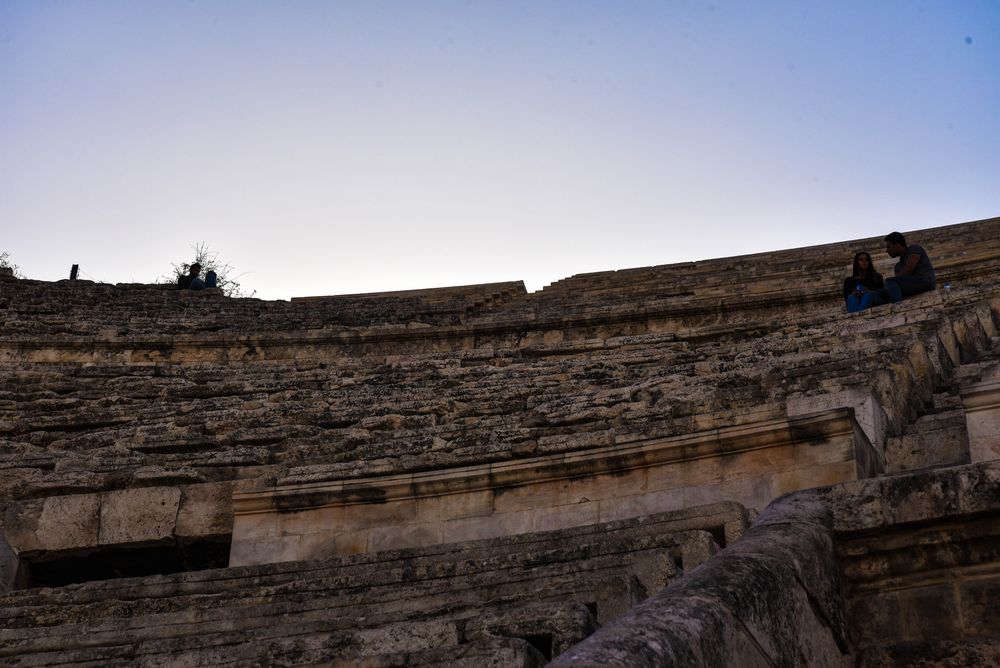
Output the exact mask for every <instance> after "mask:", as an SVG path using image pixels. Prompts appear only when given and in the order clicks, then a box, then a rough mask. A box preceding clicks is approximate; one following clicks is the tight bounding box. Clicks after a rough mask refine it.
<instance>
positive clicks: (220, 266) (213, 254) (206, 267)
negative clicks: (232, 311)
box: [160, 242, 257, 297]
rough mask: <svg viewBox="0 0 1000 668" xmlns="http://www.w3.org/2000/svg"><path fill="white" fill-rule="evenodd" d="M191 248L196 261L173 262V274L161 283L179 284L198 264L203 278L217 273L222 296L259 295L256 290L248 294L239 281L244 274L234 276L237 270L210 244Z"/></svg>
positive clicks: (164, 278) (217, 282) (201, 244)
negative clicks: (210, 246)
mask: <svg viewBox="0 0 1000 668" xmlns="http://www.w3.org/2000/svg"><path fill="white" fill-rule="evenodd" d="M191 248H192V250H194V259H193V260H192V261H191V262H172V263H171V266H172V267H173V269H172V270H171V273H170V274H169V275H167V276H163V277H161V279H160V282H162V283H172V284H175V283H177V279H178V278H180V277H181V276H187V274H188V271H190V269H191V265H193V264H195V263H197V264H200V265H201V276H202V278H204V276H205V274H206V273H207V272H209V271H214V272H215V276H216V287H217V288H219V289H220V290H222V294H224V295H226V296H227V297H253V296H254V295H255V294H256V293H257V291H256V290H252V291H250V292H247V291H246V290H245V289H244V288H243V286H242V285H241V284H240V283H239V281H238V280H237V279H238V278H240V277H241V276H243V274H237V275H235V276H234V274H235V273H236V270H235V269H234V268H233V265H231V264H229V263H228V262H226V261H225V260H223V259H222V258H220V257H219V253H218V251H214V250H212V249H210V248H209V247H208V244H206V243H204V242H202V243H198V244H195V245H193V246H191Z"/></svg>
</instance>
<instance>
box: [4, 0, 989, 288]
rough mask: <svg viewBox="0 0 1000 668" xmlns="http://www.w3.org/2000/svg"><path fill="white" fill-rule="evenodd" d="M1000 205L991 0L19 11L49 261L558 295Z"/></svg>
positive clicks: (28, 166)
mask: <svg viewBox="0 0 1000 668" xmlns="http://www.w3.org/2000/svg"><path fill="white" fill-rule="evenodd" d="M997 215H1000V2H997V1H996V0H984V1H980V2H974V1H963V0H941V1H928V2H917V1H907V2H889V1H878V2H872V1H870V0H866V1H853V0H839V1H828V2H809V1H805V2H781V1H778V0H773V1H766V2H753V1H742V2H727V1H723V0H714V1H712V2H694V1H691V2H682V1H675V2H670V1H664V2H629V1H627V0H608V1H607V2H585V1H580V2H559V1H553V2H523V3H522V2H513V1H511V2H506V1H504V2H493V1H489V2H487V1H485V0H482V1H471V2H422V1H420V0H409V1H398V2H379V1H377V0H365V1H363V2H351V1H334V0H330V1H327V2H306V1H302V2H295V1H288V2H253V1H250V0H245V1H239V2H236V1H234V2H222V1H216V2H211V1H206V2H198V1H196V2H181V1H175V2H150V1H142V0H128V1H123V2H112V1H101V0H94V1H91V2H75V1H72V0H66V1H60V2H48V1H46V0H2V1H0V250H6V251H8V252H10V253H11V255H12V258H13V260H14V261H15V262H16V263H17V264H19V265H20V267H21V270H22V272H23V273H25V274H26V275H27V276H28V277H30V278H39V279H45V280H56V279H60V278H64V277H66V276H67V275H68V271H69V267H70V265H71V264H73V263H79V264H80V265H81V270H82V272H83V276H84V277H88V278H92V279H95V280H100V281H106V282H121V281H152V280H154V279H155V278H157V277H158V276H161V275H163V274H164V273H166V272H167V271H168V270H169V268H170V264H171V262H182V261H185V260H188V259H189V258H190V257H191V255H192V252H191V246H192V244H196V243H198V242H205V243H207V244H208V245H209V246H210V247H211V248H213V249H215V250H217V251H219V252H220V254H221V255H222V256H223V257H224V258H225V259H226V260H228V261H229V262H230V263H231V264H233V265H234V266H235V267H236V268H237V270H238V272H245V273H244V275H243V276H242V279H241V280H242V281H243V283H244V285H245V287H248V288H250V289H256V290H257V296H259V297H264V298H287V297H290V296H297V295H317V294H338V293H351V292H368V291H378V290H393V289H406V288H417V287H429V286H441V285H458V284H466V283H482V282H492V281H503V280H518V279H522V280H524V281H525V283H526V284H527V286H528V289H529V290H537V289H539V288H541V287H542V286H544V285H545V284H547V283H550V282H552V281H554V280H557V279H559V278H562V277H565V276H568V275H571V274H575V273H580V272H587V271H599V270H606V269H617V268H623V267H634V266H643V265H652V264H664V263H670V262H678V261H685V260H697V259H703V258H708V257H719V256H725V255H736V254H743V253H750V252H757V251H764V250H772V249H779V248H788V247H795V246H803V245H811V244H816V243H824V242H828V241H836V240H843V239H851V238H860V237H866V236H873V235H882V234H885V233H887V232H890V231H892V230H893V229H897V228H898V229H903V230H907V229H916V228H923V227H934V226H938V225H947V224H951V223H957V222H963V221H967V220H974V219H978V218H987V217H992V216H997ZM872 250H878V249H872ZM848 261H849V258H845V264H846V263H847V262H848Z"/></svg>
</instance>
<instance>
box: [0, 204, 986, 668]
mask: <svg viewBox="0 0 1000 668" xmlns="http://www.w3.org/2000/svg"><path fill="white" fill-rule="evenodd" d="M888 231H889V230H885V232H888ZM904 232H905V230H904ZM906 234H907V238H908V239H909V240H910V241H911V242H916V243H920V244H922V245H923V246H924V247H925V248H927V250H928V252H929V253H930V255H931V257H932V259H933V260H934V263H935V268H936V269H937V274H938V281H939V285H938V289H937V290H936V291H934V292H931V293H927V294H924V295H920V296H917V297H914V298H912V299H909V300H905V301H904V302H902V303H900V304H896V305H890V306H884V307H880V308H876V309H872V310H869V311H866V312H863V313H859V314H848V313H846V312H845V311H844V308H843V303H842V299H841V295H840V285H841V280H842V278H843V277H844V276H845V275H846V273H847V272H848V271H849V268H850V261H851V258H852V256H853V253H854V251H855V250H858V249H865V250H868V251H870V252H872V255H873V256H874V257H876V258H877V261H876V264H877V267H878V268H879V269H880V271H882V272H883V273H887V274H891V273H892V271H891V265H892V263H893V262H894V261H893V260H891V259H889V258H887V257H886V256H885V255H884V253H882V252H881V249H882V247H883V244H882V242H881V235H879V236H877V237H873V238H869V239H861V240H852V241H845V242H842V243H836V244H829V245H823V246H813V247H809V248H798V249H793V250H783V251H777V252H772V253H763V254H758V255H748V256H742V257H732V258H725V259H716V260H707V261H699V262H689V263H683V264H673V265H664V266H656V267H643V268H636V269H627V270H621V271H608V272H599V273H592V274H585V275H578V276H573V277H570V278H567V279H565V280H562V281H559V282H557V283H554V284H553V285H550V286H548V287H546V288H545V289H543V290H540V291H538V292H534V293H530V294H529V293H527V292H526V291H525V289H524V285H523V284H522V283H521V282H516V281H515V282H510V283H499V284H489V285H473V286H463V287H452V288H440V289H428V290H416V291H405V292H394V293H379V294H367V295H346V296H343V295H342V296H332V297H308V298H301V299H292V300H291V301H287V302H286V301H261V300H256V299H230V298H227V297H224V296H223V295H221V294H219V293H218V292H217V291H214V290H207V291H204V292H188V291H178V290H176V289H173V288H170V287H166V286H156V285H138V284H118V285H108V284H95V283H92V282H88V281H59V282H55V283H52V282H42V281H35V280H27V279H15V278H14V277H12V276H9V275H6V276H0V505H2V510H3V514H2V516H0V517H2V533H0V617H2V622H0V665H4V666H62V665H73V666H125V665H128V666H133V665H138V666H291V665H309V666H366V667H372V668H375V667H378V668H388V667H395V666H477V667H478V666H518V667H529V666H541V665H546V664H548V665H552V666H761V667H765V666H766V667H774V666H845V667H846V666H861V667H864V668H868V667H874V666H978V665H982V666H988V665H998V664H1000V336H998V324H1000V218H994V219H989V220H982V221H976V222H971V223H964V224H958V225H951V226H948V227H940V228H934V229H926V230H918V231H912V232H906ZM945 283H947V284H949V287H948V288H947V289H946V288H945V287H944V286H945Z"/></svg>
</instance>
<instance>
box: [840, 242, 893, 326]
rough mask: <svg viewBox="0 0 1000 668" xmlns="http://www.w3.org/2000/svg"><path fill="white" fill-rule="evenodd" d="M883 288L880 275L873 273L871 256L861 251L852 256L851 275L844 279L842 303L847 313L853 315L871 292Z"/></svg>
mask: <svg viewBox="0 0 1000 668" xmlns="http://www.w3.org/2000/svg"><path fill="white" fill-rule="evenodd" d="M883 287H885V283H884V282H883V281H882V274H880V273H878V272H877V271H875V266H874V264H873V263H872V256H871V255H869V254H868V253H866V252H864V251H861V252H860V253H856V254H855V255H854V266H853V267H852V270H851V275H850V276H848V277H847V278H845V279H844V301H845V302H846V304H847V312H848V313H854V312H856V311H858V310H859V309H860V308H861V300H862V298H864V296H865V295H866V294H868V293H869V292H871V291H873V290H881V289H882V288H883Z"/></svg>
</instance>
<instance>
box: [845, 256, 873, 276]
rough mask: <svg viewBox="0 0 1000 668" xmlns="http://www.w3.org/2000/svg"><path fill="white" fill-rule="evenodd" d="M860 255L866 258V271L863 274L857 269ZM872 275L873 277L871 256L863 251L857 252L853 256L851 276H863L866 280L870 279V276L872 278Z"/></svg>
mask: <svg viewBox="0 0 1000 668" xmlns="http://www.w3.org/2000/svg"><path fill="white" fill-rule="evenodd" d="M862 255H864V256H865V257H866V258H868V269H867V270H865V271H864V272H862V271H861V270H860V269H858V258H859V257H861V256H862ZM874 275H875V263H874V262H872V256H871V254H870V253H867V252H865V251H859V252H857V253H855V254H854V268H853V270H852V273H851V276H863V277H865V278H868V277H871V276H874Z"/></svg>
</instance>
